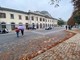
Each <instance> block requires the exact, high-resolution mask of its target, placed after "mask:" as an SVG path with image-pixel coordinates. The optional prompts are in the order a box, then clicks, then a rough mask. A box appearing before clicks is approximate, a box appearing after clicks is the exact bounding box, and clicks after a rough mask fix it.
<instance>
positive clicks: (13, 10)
mask: <svg viewBox="0 0 80 60" xmlns="http://www.w3.org/2000/svg"><path fill="white" fill-rule="evenodd" d="M0 10H3V11H11V12H17V13H23V14H27V12H24V11H21V10H15V9H9V8H4V7H0Z"/></svg>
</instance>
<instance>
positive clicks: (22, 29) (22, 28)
mask: <svg viewBox="0 0 80 60" xmlns="http://www.w3.org/2000/svg"><path fill="white" fill-rule="evenodd" d="M18 28H19V30H20V31H21V34H22V36H23V35H24V26H23V25H19V27H18Z"/></svg>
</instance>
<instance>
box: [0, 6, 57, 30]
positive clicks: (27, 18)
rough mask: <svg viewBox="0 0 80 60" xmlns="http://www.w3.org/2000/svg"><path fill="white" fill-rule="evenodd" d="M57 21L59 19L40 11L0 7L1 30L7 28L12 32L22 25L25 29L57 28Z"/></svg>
mask: <svg viewBox="0 0 80 60" xmlns="http://www.w3.org/2000/svg"><path fill="white" fill-rule="evenodd" d="M57 21H58V20H57V19H55V18H53V17H51V16H50V15H49V14H44V13H42V12H39V11H35V12H31V11H29V12H24V11H20V10H15V9H9V8H3V7H0V29H5V28H6V29H8V30H9V31H11V30H14V29H15V27H17V26H19V25H20V24H22V25H23V26H24V27H25V29H28V28H29V27H33V28H37V29H42V28H46V27H54V26H57Z"/></svg>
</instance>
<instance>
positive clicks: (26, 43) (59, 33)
mask: <svg viewBox="0 0 80 60" xmlns="http://www.w3.org/2000/svg"><path fill="white" fill-rule="evenodd" d="M63 30H64V28H54V29H53V30H34V31H25V35H24V36H21V35H20V37H19V38H17V37H16V35H15V33H9V34H3V35H0V60H17V59H19V58H21V57H22V56H23V55H30V54H34V53H35V52H38V53H40V52H41V50H43V49H44V50H47V48H46V47H49V46H51V45H52V44H54V43H55V42H58V41H59V40H61V39H64V38H65V36H66V35H67V34H68V32H66V31H63ZM50 38H52V39H50Z"/></svg>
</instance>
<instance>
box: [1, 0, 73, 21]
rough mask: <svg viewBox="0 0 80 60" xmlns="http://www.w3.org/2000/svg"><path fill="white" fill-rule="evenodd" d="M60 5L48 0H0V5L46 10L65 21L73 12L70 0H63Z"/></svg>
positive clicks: (21, 8)
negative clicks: (57, 5)
mask: <svg viewBox="0 0 80 60" xmlns="http://www.w3.org/2000/svg"><path fill="white" fill-rule="evenodd" d="M59 4H60V7H57V8H55V7H54V5H50V0H0V6H1V7H6V8H12V9H17V10H22V11H28V10H31V11H43V10H45V11H48V12H49V13H50V14H51V15H52V17H54V18H62V19H63V20H65V21H67V20H68V19H69V17H70V16H71V14H72V12H73V6H72V4H71V0H63V1H61V2H60V3H59Z"/></svg>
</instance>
